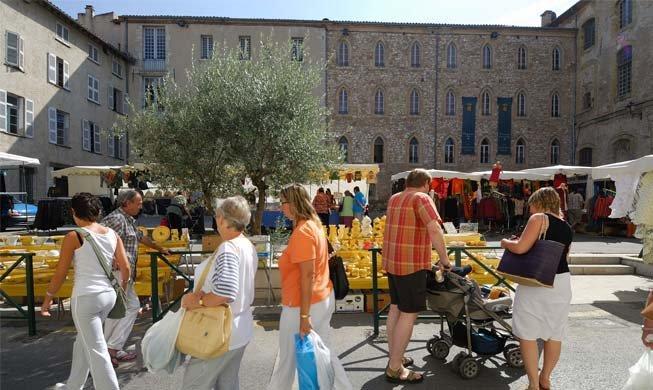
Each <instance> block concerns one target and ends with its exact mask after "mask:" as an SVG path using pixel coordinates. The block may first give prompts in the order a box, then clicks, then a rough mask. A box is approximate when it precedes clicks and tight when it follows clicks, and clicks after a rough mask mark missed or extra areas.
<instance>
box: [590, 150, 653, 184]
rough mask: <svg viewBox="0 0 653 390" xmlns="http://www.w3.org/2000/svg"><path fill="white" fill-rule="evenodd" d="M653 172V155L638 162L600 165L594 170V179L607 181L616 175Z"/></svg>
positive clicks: (630, 161) (639, 159)
mask: <svg viewBox="0 0 653 390" xmlns="http://www.w3.org/2000/svg"><path fill="white" fill-rule="evenodd" d="M646 172H653V154H649V155H648V156H644V157H641V158H638V159H636V160H629V161H622V162H618V163H614V164H607V165H600V166H598V167H594V168H592V178H594V179H607V178H609V177H613V178H614V177H615V175H619V174H623V173H630V174H639V175H641V174H642V173H646Z"/></svg>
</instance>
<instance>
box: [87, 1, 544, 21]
mask: <svg viewBox="0 0 653 390" xmlns="http://www.w3.org/2000/svg"><path fill="white" fill-rule="evenodd" d="M84 11H86V15H87V16H90V17H91V19H93V17H94V16H95V10H94V9H93V6H92V5H91V4H89V5H87V6H86V7H84ZM554 15H555V14H554Z"/></svg>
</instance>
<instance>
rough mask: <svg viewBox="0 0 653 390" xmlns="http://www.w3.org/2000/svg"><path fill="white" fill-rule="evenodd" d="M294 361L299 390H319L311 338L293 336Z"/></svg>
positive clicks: (313, 346)
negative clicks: (295, 362)
mask: <svg viewBox="0 0 653 390" xmlns="http://www.w3.org/2000/svg"><path fill="white" fill-rule="evenodd" d="M295 360H296V361H297V378H298V382H299V390H319V388H320V386H319V384H318V381H317V363H316V361H315V345H314V342H313V338H311V337H308V336H306V337H304V338H302V337H301V336H300V335H299V333H297V334H295Z"/></svg>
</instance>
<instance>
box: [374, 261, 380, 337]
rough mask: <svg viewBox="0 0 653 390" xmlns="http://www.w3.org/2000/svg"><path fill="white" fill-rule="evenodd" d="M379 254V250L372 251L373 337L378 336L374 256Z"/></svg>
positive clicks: (376, 282) (377, 303)
mask: <svg viewBox="0 0 653 390" xmlns="http://www.w3.org/2000/svg"><path fill="white" fill-rule="evenodd" d="M379 252H381V249H378V248H374V249H372V310H373V311H374V337H376V336H378V335H379V314H380V313H379V300H378V297H379V289H378V286H379V282H378V280H377V276H376V270H377V264H376V260H377V258H376V254H377V253H379Z"/></svg>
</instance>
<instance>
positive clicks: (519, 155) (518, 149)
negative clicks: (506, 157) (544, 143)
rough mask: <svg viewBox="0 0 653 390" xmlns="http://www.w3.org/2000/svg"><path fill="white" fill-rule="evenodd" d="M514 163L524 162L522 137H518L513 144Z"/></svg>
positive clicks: (524, 146) (524, 151)
mask: <svg viewBox="0 0 653 390" xmlns="http://www.w3.org/2000/svg"><path fill="white" fill-rule="evenodd" d="M515 164H517V165H524V164H526V143H525V142H524V140H523V139H522V138H520V139H518V140H517V143H516V144H515Z"/></svg>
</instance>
